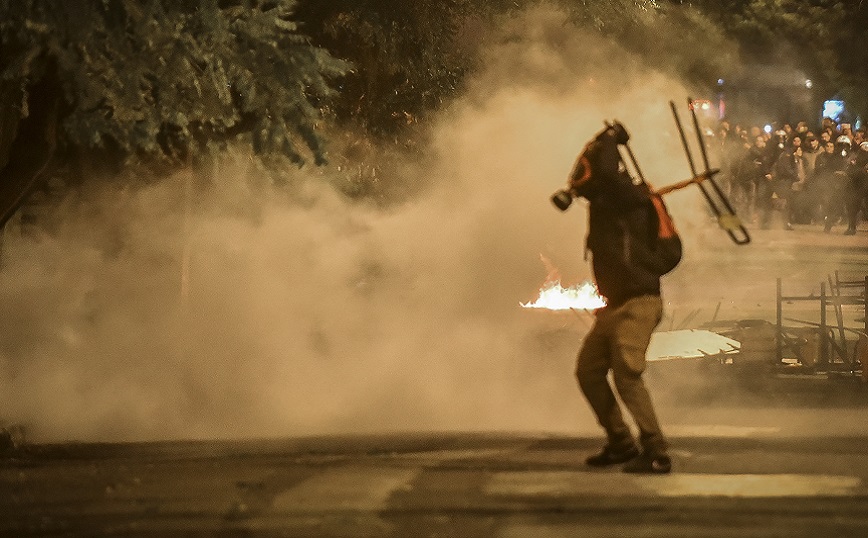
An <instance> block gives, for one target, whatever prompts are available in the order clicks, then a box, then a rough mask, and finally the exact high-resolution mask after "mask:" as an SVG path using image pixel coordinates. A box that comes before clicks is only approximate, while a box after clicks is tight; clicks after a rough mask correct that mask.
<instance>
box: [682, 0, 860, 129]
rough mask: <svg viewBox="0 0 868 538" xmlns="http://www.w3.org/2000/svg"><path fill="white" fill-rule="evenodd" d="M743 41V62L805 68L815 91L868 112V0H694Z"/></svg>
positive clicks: (739, 41) (737, 38)
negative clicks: (839, 97)
mask: <svg viewBox="0 0 868 538" xmlns="http://www.w3.org/2000/svg"><path fill="white" fill-rule="evenodd" d="M693 3H694V4H696V5H697V7H699V8H700V9H701V10H702V11H703V12H704V13H705V14H706V15H707V17H708V18H709V19H710V20H711V21H713V22H714V23H715V24H717V25H719V26H720V27H721V28H723V29H724V31H726V32H727V34H728V35H729V36H731V37H732V38H733V39H734V40H735V41H736V42H738V43H739V44H740V45H741V48H742V55H743V57H744V59H745V60H747V61H752V62H757V63H767V64H784V65H789V66H794V67H798V68H801V69H804V70H805V71H806V73H808V76H809V77H810V78H811V80H812V81H813V83H814V88H815V91H816V92H817V93H818V94H819V95H821V96H823V98H830V97H832V96H833V95H835V94H841V96H842V97H844V98H845V100H846V101H848V103H849V104H850V106H851V107H853V108H854V109H855V111H856V112H857V113H860V114H862V115H863V117H864V116H865V115H866V114H868V91H866V90H865V87H866V84H868V30H866V29H868V2H865V1H863V0H860V1H858V2H854V1H850V2H842V1H838V0H808V1H805V0H737V1H734V2H724V3H721V2H715V1H713V0H698V1H695V2H693Z"/></svg>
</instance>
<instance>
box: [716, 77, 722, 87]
mask: <svg viewBox="0 0 868 538" xmlns="http://www.w3.org/2000/svg"><path fill="white" fill-rule="evenodd" d="M717 85H718V86H723V79H722V78H719V79H717Z"/></svg>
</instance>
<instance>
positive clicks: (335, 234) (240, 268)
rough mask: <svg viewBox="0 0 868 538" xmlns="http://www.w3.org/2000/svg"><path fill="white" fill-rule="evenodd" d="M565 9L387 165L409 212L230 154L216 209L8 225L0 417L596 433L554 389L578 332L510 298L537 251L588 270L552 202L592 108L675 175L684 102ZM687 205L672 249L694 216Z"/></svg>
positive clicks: (133, 429) (157, 199)
mask: <svg viewBox="0 0 868 538" xmlns="http://www.w3.org/2000/svg"><path fill="white" fill-rule="evenodd" d="M564 20H565V19H564V16H563V15H562V14H560V13H558V12H557V11H553V10H548V9H543V10H535V11H533V12H530V13H528V14H525V15H524V16H523V17H522V18H521V20H514V21H512V22H511V23H508V24H507V25H506V27H505V28H503V29H501V30H500V31H499V32H498V33H494V34H493V35H494V36H495V37H496V39H493V40H492V44H491V46H490V48H489V49H488V51H487V53H486V61H485V65H484V67H483V68H482V69H481V71H480V73H478V75H477V76H476V77H475V78H474V79H473V81H472V83H471V84H470V88H469V90H468V93H467V95H466V97H465V98H463V99H461V100H460V101H459V102H457V103H455V104H454V105H453V106H451V107H450V109H449V110H447V111H444V113H443V114H442V117H440V119H439V121H438V125H437V127H436V130H435V133H434V135H433V142H432V145H431V147H430V148H429V149H428V151H429V156H428V158H427V159H425V164H424V165H418V164H415V165H414V164H408V165H407V166H406V167H405V168H404V169H403V170H402V171H401V172H400V173H401V174H403V175H404V176H405V178H406V180H407V181H414V180H416V178H423V180H424V181H426V182H429V183H431V185H432V187H431V189H429V190H428V191H427V192H426V194H425V195H424V196H420V197H418V198H417V199H414V200H413V201H412V202H409V203H405V204H403V205H401V206H398V207H392V208H390V209H388V210H382V209H376V208H373V207H370V206H368V205H365V204H359V203H353V202H350V201H348V200H346V199H345V198H343V197H341V196H340V195H338V194H336V193H335V192H334V191H333V190H332V189H331V188H330V187H328V186H327V185H326V184H325V183H324V182H322V181H321V178H319V177H316V175H315V174H311V177H307V172H303V171H299V172H298V173H297V175H298V177H297V178H296V180H297V181H298V182H299V184H300V185H301V187H300V188H299V191H298V192H296V193H295V195H294V196H293V197H286V196H280V195H278V194H271V195H267V196H266V195H263V194H261V193H259V192H258V191H256V190H255V189H253V188H251V187H250V185H251V181H250V179H251V178H250V175H251V174H252V172H250V171H249V170H248V169H246V168H245V167H244V166H243V165H242V164H238V162H234V164H233V161H231V160H230V159H227V161H226V162H225V163H224V164H223V165H222V167H221V169H220V172H219V177H220V181H219V185H218V194H217V195H216V197H217V202H216V203H215V205H214V206H213V209H211V210H198V211H195V212H193V213H191V214H190V215H188V216H187V217H185V214H184V211H183V203H182V202H180V201H179V200H183V196H184V194H183V193H184V186H183V183H184V178H183V177H176V178H173V179H172V180H169V181H164V182H161V183H157V184H154V185H151V186H149V187H147V188H142V189H139V190H135V191H132V190H122V189H119V188H116V187H103V188H95V189H93V190H92V192H90V193H89V194H88V195H85V196H82V197H79V198H76V199H70V200H69V201H68V202H67V203H66V204H64V205H63V206H62V211H63V214H62V215H61V216H60V221H61V225H60V227H59V229H58V231H57V232H56V233H54V234H51V235H43V236H40V237H36V238H34V237H21V236H19V235H16V234H12V233H8V234H7V236H6V238H5V241H4V249H3V269H2V272H0V319H2V327H3V330H2V338H0V340H2V344H0V419H2V420H6V421H10V422H21V423H24V424H25V425H27V426H28V427H29V428H30V431H31V436H33V437H34V438H36V439H41V440H66V439H81V440H147V439H170V438H212V437H216V438H224V437H249V436H276V435H302V434H318V433H332V432H355V431H392V430H438V429H439V430H442V429H474V430H477V429H482V430H491V429H498V430H540V429H542V430H563V431H570V432H575V431H582V430H585V431H596V429H595V428H596V425H595V424H594V422H593V419H592V417H591V415H590V413H589V412H588V411H587V409H586V407H587V406H586V405H585V404H584V402H583V401H582V400H581V397H580V395H579V392H578V389H577V387H576V384H575V381H574V379H573V377H572V371H573V361H574V354H575V351H576V349H577V348H578V346H579V337H580V334H581V331H582V327H583V324H584V323H585V322H586V321H585V320H581V319H578V318H577V317H575V316H573V315H572V314H566V315H564V316H559V315H553V316H551V317H547V316H546V314H545V313H539V312H528V311H525V310H522V309H521V308H520V307H519V302H522V301H530V300H533V299H534V297H535V295H536V293H537V291H538V288H539V287H540V285H541V284H542V283H543V282H544V280H545V277H546V270H545V268H544V267H543V266H542V264H541V263H540V261H539V260H540V254H544V255H545V256H546V257H548V258H549V259H551V260H552V262H553V263H554V264H555V265H556V266H557V267H558V268H559V269H560V272H561V275H562V276H563V277H564V283H565V284H570V283H575V282H581V281H583V280H587V279H590V277H591V275H590V271H589V268H588V266H587V264H586V262H585V261H584V260H583V242H584V227H585V218H586V212H585V210H584V208H583V207H582V205H581V203H576V204H574V207H572V208H571V209H570V210H569V211H568V212H566V213H560V212H559V211H557V210H556V209H555V208H554V207H553V206H552V205H551V203H550V201H549V196H550V195H551V194H552V193H553V192H554V191H555V190H556V189H558V188H560V187H562V186H563V185H564V184H565V180H566V175H567V173H568V172H569V170H570V168H571V166H572V163H573V161H574V158H575V156H576V154H577V153H578V152H579V151H580V150H581V148H582V146H583V145H584V143H585V142H586V141H587V139H588V138H589V137H591V136H592V135H593V134H594V133H596V132H597V131H598V130H599V129H600V128H601V127H602V121H603V120H604V119H619V120H621V121H622V122H624V123H625V125H626V126H627V128H628V129H629V130H630V132H631V133H632V134H633V148H634V150H635V152H636V154H637V156H638V158H639V160H640V162H641V164H642V165H643V171H644V172H645V175H646V176H647V177H648V179H649V181H650V182H652V183H654V184H657V185H660V184H664V183H668V182H670V181H675V180H679V179H683V178H685V177H687V176H688V172H687V167H686V164H685V161H684V156H683V153H682V151H681V148H680V142H679V141H678V139H677V137H676V135H675V131H674V129H673V126H672V120H671V117H670V111H669V108H668V101H669V100H670V99H675V100H677V102H679V103H683V102H685V101H684V99H685V97H686V95H687V90H686V89H685V88H684V87H683V86H682V85H681V84H680V83H679V82H678V81H675V80H671V79H669V78H667V77H666V76H663V75H661V74H659V73H655V72H653V71H650V70H648V69H645V68H644V67H643V66H642V62H641V60H640V59H639V58H637V57H635V56H632V55H630V54H627V53H625V52H623V51H621V50H620V49H618V48H617V47H616V46H615V45H613V44H610V43H607V42H603V41H601V40H599V39H598V38H594V37H592V36H591V35H586V34H581V33H579V32H576V31H575V29H574V28H573V27H571V26H569V25H566V24H565V23H564ZM685 117H686V116H685ZM241 162H242V163H243V160H242V161H241ZM677 196H681V195H677ZM685 196H687V198H683V199H682V200H683V201H682V202H680V203H674V204H671V205H673V207H672V212H673V213H674V214H675V216H676V219H678V223H679V226H680V228H681V229H682V231H686V229H693V228H696V229H697V232H696V233H690V234H685V236H686V237H687V238H688V239H687V241H688V248H690V241H691V239H689V238H690V237H696V236H697V234H698V233H701V232H700V231H699V230H700V229H702V228H704V227H705V225H706V224H705V220H706V217H705V215H704V213H703V211H702V210H701V207H702V202H701V201H699V200H697V199H696V197H695V196H694V195H685ZM290 198H291V199H290ZM185 218H186V219H187V220H186V224H185ZM559 330H560V331H561V332H560V333H559V332H558V331H559ZM547 334H558V335H560V336H559V337H558V338H556V339H554V340H546V335H547ZM541 335H542V336H541Z"/></svg>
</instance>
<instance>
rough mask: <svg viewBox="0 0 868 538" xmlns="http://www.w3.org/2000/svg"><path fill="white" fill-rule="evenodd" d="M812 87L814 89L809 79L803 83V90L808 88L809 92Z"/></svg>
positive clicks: (812, 82)
mask: <svg viewBox="0 0 868 538" xmlns="http://www.w3.org/2000/svg"><path fill="white" fill-rule="evenodd" d="M813 87H814V81H812V80H811V79H808V80H806V81H805V88H808V89H809V90H810V89H811V88H813Z"/></svg>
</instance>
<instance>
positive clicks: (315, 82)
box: [0, 0, 347, 161]
mask: <svg viewBox="0 0 868 538" xmlns="http://www.w3.org/2000/svg"><path fill="white" fill-rule="evenodd" d="M294 4H295V2H294V1H292V0H262V1H258V0H237V1H219V2H218V0H69V1H64V2H54V1H52V0H0V46H2V49H0V83H2V85H3V86H2V87H3V88H4V90H5V92H4V93H7V94H9V93H11V94H13V95H15V93H16V92H18V94H17V95H18V96H20V99H19V100H17V102H13V103H11V106H10V105H9V103H8V102H7V103H6V104H7V106H6V108H5V109H4V111H3V112H4V116H5V114H8V113H13V115H14V113H15V112H17V116H18V118H25V117H27V115H28V113H29V109H30V108H32V107H34V106H37V107H38V106H44V104H43V103H38V102H34V101H33V99H31V95H30V94H29V88H30V87H32V86H33V85H34V84H36V83H37V82H38V81H40V80H43V79H45V78H46V77H48V76H49V75H51V74H52V73H50V72H51V71H56V73H54V74H53V75H54V76H55V78H56V79H57V80H59V81H60V85H61V88H60V90H61V100H62V107H61V118H60V121H61V123H60V128H59V129H58V131H57V133H58V137H59V140H60V142H61V143H62V144H65V145H67V146H72V147H84V148H91V147H99V148H111V149H114V150H117V151H118V152H119V154H124V155H130V154H137V155H146V156H154V155H158V156H162V157H168V158H170V159H183V158H185V157H187V156H188V155H190V154H193V153H196V152H198V151H201V150H202V149H204V148H205V147H207V145H208V144H212V143H225V142H227V141H230V140H236V139H239V138H245V139H246V140H247V141H248V142H249V143H250V144H251V145H252V146H253V148H254V149H255V150H256V151H257V152H260V153H270V152H278V153H282V154H285V155H288V156H290V157H291V158H293V159H294V160H297V161H300V160H302V159H303V152H304V151H310V152H312V153H313V155H314V156H315V157H316V158H317V159H318V160H319V159H321V158H322V155H323V152H322V148H321V147H320V141H319V138H318V136H317V134H316V132H315V124H316V122H317V121H318V119H319V115H320V114H319V109H318V107H319V105H320V102H321V100H322V99H325V98H328V97H329V96H331V95H332V93H333V91H332V89H331V88H330V85H329V81H330V79H332V78H333V77H336V76H338V75H341V74H342V73H343V72H344V71H345V70H346V67H347V66H346V64H345V63H343V62H341V61H339V60H336V59H335V58H333V57H332V56H331V55H330V54H328V52H327V51H325V50H323V49H321V48H318V47H314V46H312V45H311V44H310V43H309V41H308V39H307V38H306V37H304V36H303V35H301V34H300V33H299V32H298V28H297V25H296V23H295V22H293V19H292V10H293V7H294Z"/></svg>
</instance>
